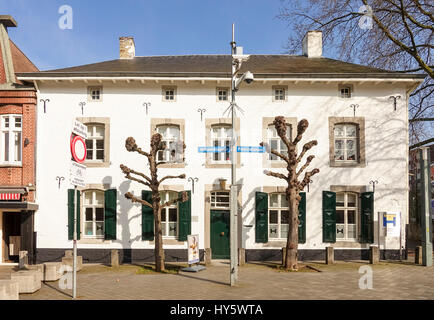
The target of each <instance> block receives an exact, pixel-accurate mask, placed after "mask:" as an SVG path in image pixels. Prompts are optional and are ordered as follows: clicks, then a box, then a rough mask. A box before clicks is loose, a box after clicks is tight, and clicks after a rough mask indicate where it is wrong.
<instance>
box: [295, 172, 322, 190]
mask: <svg viewBox="0 0 434 320" xmlns="http://www.w3.org/2000/svg"><path fill="white" fill-rule="evenodd" d="M317 173H319V169H313V170H312V171H309V172H306V173H305V175H304V179H303V181H301V182H300V183H299V185H298V190H300V191H301V190H303V189H304V187H306V185H307V184H308V183H309V182H310V178H311V177H312V176H313V175H315V174H317Z"/></svg>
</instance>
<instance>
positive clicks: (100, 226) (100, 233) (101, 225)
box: [96, 222, 104, 236]
mask: <svg viewBox="0 0 434 320" xmlns="http://www.w3.org/2000/svg"><path fill="white" fill-rule="evenodd" d="M96 235H97V236H103V235H104V222H96Z"/></svg>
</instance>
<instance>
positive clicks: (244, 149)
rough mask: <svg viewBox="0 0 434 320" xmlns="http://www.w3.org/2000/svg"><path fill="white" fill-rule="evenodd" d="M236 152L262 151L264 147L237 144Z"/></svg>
mask: <svg viewBox="0 0 434 320" xmlns="http://www.w3.org/2000/svg"><path fill="white" fill-rule="evenodd" d="M237 152H247V153H264V152H265V147H260V146H238V147H237Z"/></svg>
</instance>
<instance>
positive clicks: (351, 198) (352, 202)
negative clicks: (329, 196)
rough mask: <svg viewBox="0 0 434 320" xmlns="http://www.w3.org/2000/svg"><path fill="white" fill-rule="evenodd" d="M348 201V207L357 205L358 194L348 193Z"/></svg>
mask: <svg viewBox="0 0 434 320" xmlns="http://www.w3.org/2000/svg"><path fill="white" fill-rule="evenodd" d="M347 201H348V204H347V206H348V207H355V206H356V195H355V194H352V193H348V194H347Z"/></svg>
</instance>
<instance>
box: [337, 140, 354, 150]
mask: <svg viewBox="0 0 434 320" xmlns="http://www.w3.org/2000/svg"><path fill="white" fill-rule="evenodd" d="M339 149H340V148H339ZM346 149H347V150H353V149H356V141H355V140H347V146H346Z"/></svg>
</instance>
